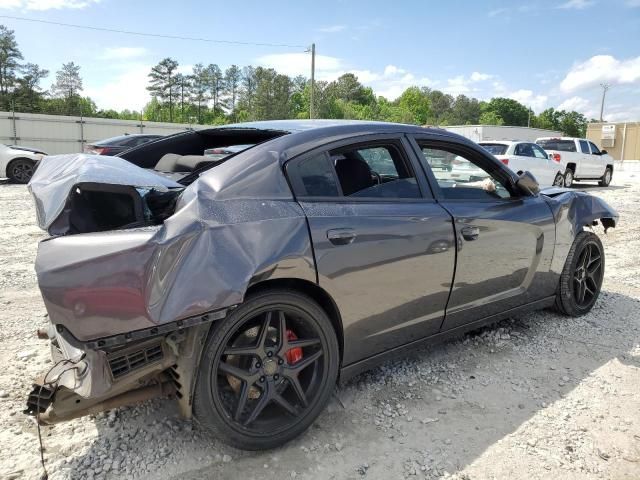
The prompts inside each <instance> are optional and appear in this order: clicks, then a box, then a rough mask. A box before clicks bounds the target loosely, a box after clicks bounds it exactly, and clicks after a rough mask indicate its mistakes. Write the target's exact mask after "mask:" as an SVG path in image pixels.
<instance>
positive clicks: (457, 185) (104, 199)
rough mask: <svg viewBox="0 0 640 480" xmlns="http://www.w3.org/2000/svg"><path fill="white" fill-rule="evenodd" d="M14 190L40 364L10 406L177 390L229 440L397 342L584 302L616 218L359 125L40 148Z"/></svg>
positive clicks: (45, 408)
mask: <svg viewBox="0 0 640 480" xmlns="http://www.w3.org/2000/svg"><path fill="white" fill-rule="evenodd" d="M234 146H242V147H236V148H230V147H234ZM210 149H216V151H218V150H220V151H223V150H224V151H225V152H228V155H227V156H225V155H222V156H216V157H215V158H213V157H210V156H206V155H204V152H205V150H210ZM220 157H221V158H220ZM134 163H135V165H134ZM452 164H454V165H457V166H458V167H459V166H460V165H464V164H466V165H468V166H469V168H468V170H470V171H474V172H475V173H474V175H473V176H471V177H470V176H465V177H459V176H457V175H458V174H457V173H456V172H457V171H459V170H460V168H456V169H452V168H450V165H452ZM136 165H138V166H136ZM142 167H144V168H142ZM29 188H30V191H31V193H32V194H33V197H34V199H35V203H36V211H37V217H38V223H39V225H40V226H41V227H42V228H43V229H45V230H46V231H47V232H48V233H49V234H50V236H49V237H48V238H47V239H46V240H43V241H42V242H41V243H40V245H39V248H38V255H37V259H36V271H37V276H38V283H39V286H40V290H41V292H42V297H43V299H44V302H45V305H46V308H47V311H48V313H49V320H50V325H49V327H48V328H46V329H41V330H40V331H39V332H38V334H39V336H40V337H41V338H46V339H49V340H50V342H51V347H52V354H53V359H54V365H53V366H52V367H51V368H50V369H49V370H48V371H47V372H46V374H44V376H43V377H41V378H39V379H38V381H37V382H35V384H34V388H33V390H32V391H31V393H30V394H29V396H28V401H27V412H28V413H30V414H32V415H36V416H37V417H38V420H39V422H41V423H45V424H50V423H55V422H60V421H64V420H68V419H71V418H75V417H78V416H81V415H86V414H90V413H96V412H99V411H102V410H106V409H110V408H115V407H117V406H121V405H126V404H131V403H134V402H138V401H142V400H145V399H149V398H152V397H156V396H173V397H174V398H176V400H177V402H178V404H179V407H180V410H181V412H182V414H183V415H184V416H185V417H187V418H190V417H192V416H193V417H195V418H196V419H197V420H198V421H199V422H200V423H201V424H202V425H203V426H204V427H205V428H206V429H208V430H209V431H210V432H211V433H212V434H213V435H216V436H219V437H220V438H221V439H223V440H224V441H226V442H228V443H230V444H232V445H234V446H237V447H240V448H244V449H264V448H271V447H275V446H278V445H280V444H282V443H283V442H286V441H288V440H290V439H292V438H294V437H295V436H296V435H298V434H300V433H301V432H303V431H304V430H305V429H306V428H308V427H309V425H310V424H311V423H312V422H313V421H314V419H315V418H316V417H317V416H318V414H319V413H320V412H321V411H322V409H323V408H324V407H325V405H326V403H327V401H328V399H329V397H330V395H331V393H332V391H333V389H334V386H335V384H336V382H337V381H344V380H345V379H348V378H349V377H351V376H353V375H355V374H357V373H358V372H361V371H363V370H365V369H368V368H371V367H372V366H373V365H375V364H377V363H378V362H380V361H382V360H384V359H386V358H388V357H389V356H392V355H398V354H401V353H402V352H405V351H406V350H407V349H409V348H412V347H415V346H419V345H425V344H430V343H433V342H437V341H441V340H443V339H445V338H449V337H451V336H453V335H459V334H461V333H463V332H465V331H467V330H470V329H476V328H478V327H480V326H482V325H485V324H489V323H492V322H496V321H498V320H500V319H503V318H505V317H508V316H512V315H517V314H520V313H522V312H525V311H529V310H533V309H541V308H547V307H554V308H555V309H556V310H558V311H559V312H561V313H563V314H566V315H582V314H585V313H587V312H588V311H589V310H591V308H592V307H593V305H594V303H595V302H596V301H597V298H598V294H599V292H600V288H601V285H602V279H603V274H604V250H603V247H602V243H601V242H600V240H599V238H598V236H597V235H596V234H595V233H593V229H594V227H595V226H596V225H598V224H600V225H602V227H604V230H605V231H606V229H608V228H610V227H615V224H616V221H617V218H618V216H617V213H616V212H615V211H614V210H613V209H612V208H611V207H609V206H608V205H607V204H606V203H605V202H604V201H602V200H600V199H599V198H597V197H593V196H591V195H588V194H586V193H583V192H578V191H573V190H568V189H559V188H553V189H549V190H543V191H540V189H539V187H538V184H537V182H536V180H535V178H534V177H533V176H532V175H531V174H529V173H528V172H525V173H523V174H522V175H520V176H517V175H516V174H515V173H513V172H512V171H510V170H509V169H507V168H506V167H505V166H504V165H502V164H501V163H500V162H499V161H498V160H496V159H495V158H494V157H493V156H492V155H490V154H489V153H488V152H486V151H485V150H484V149H482V148H481V147H479V146H478V145H476V144H475V143H473V142H471V141H469V140H467V139H465V138H463V137H460V136H458V135H455V134H452V133H449V132H446V131H444V130H441V129H434V128H421V127H416V126H410V125H399V124H390V123H375V122H352V121H322V120H319V121H273V122H255V123H244V124H236V125H228V126H224V127H219V128H209V129H203V130H197V131H187V132H183V133H179V134H176V135H173V136H170V137H165V138H162V139H160V140H156V141H153V142H151V143H148V144H145V145H142V146H140V147H138V148H135V149H133V150H129V151H128V152H125V153H123V154H121V155H120V157H104V156H103V157H99V158H98V157H95V156H92V155H84V154H78V155H64V156H54V157H47V158H45V159H43V160H42V161H41V163H40V165H39V166H38V169H37V171H36V173H35V175H34V176H33V179H32V180H31V183H30V184H29Z"/></svg>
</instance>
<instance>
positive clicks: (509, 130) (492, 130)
mask: <svg viewBox="0 0 640 480" xmlns="http://www.w3.org/2000/svg"><path fill="white" fill-rule="evenodd" d="M443 128H444V129H445V130H448V131H450V132H453V133H457V134H458V135H462V136H463V137H466V138H468V139H469V140H473V141H474V142H484V141H486V140H523V141H527V142H533V141H535V139H536V138H540V137H561V136H562V132H556V131H555V130H545V129H543V128H529V127H508V126H504V125H451V126H448V127H443Z"/></svg>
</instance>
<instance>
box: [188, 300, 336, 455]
mask: <svg viewBox="0 0 640 480" xmlns="http://www.w3.org/2000/svg"><path fill="white" fill-rule="evenodd" d="M338 366H339V350H338V341H337V339H336V334H335V331H334V329H333V325H332V323H331V321H330V320H329V317H328V316H327V314H326V313H325V311H324V310H323V309H322V308H321V307H320V306H319V305H318V304H317V303H316V302H314V301H313V300H312V299H311V298H309V297H307V296H306V295H303V294H300V293H294V292H291V291H286V290H265V291H263V292H260V293H257V294H255V295H253V296H251V297H249V298H247V299H246V300H245V302H244V303H243V304H242V305H240V306H239V307H238V308H237V309H235V310H234V311H233V313H231V315H229V316H228V317H227V318H226V319H225V320H223V321H220V322H219V323H218V324H214V326H213V328H212V331H211V333H210V335H209V338H208V340H207V342H206V344H205V346H204V351H203V356H202V362H201V364H200V369H199V372H198V380H197V384H196V388H195V392H194V399H193V408H194V415H195V417H196V419H197V420H198V421H199V422H200V423H201V424H202V425H203V426H204V427H205V428H206V429H207V430H209V432H210V433H211V434H212V435H214V436H216V437H218V438H220V439H221V440H222V441H224V442H225V443H228V444H230V445H232V446H234V447H237V448H241V449H245V450H263V449H269V448H275V447H278V446H280V445H282V444H284V443H286V442H288V441H289V440H292V439H293V438H295V437H297V436H298V435H300V434H301V433H302V432H304V431H305V430H306V429H307V428H308V427H309V426H310V425H311V424H312V423H313V421H314V420H315V419H316V418H317V416H318V415H319V414H320V413H321V412H322V410H323V409H324V408H325V405H326V404H327V402H328V400H329V397H330V396H331V394H332V392H333V389H334V387H335V384H336V380H337V376H338Z"/></svg>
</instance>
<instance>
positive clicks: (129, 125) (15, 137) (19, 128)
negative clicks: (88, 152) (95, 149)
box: [0, 112, 193, 155]
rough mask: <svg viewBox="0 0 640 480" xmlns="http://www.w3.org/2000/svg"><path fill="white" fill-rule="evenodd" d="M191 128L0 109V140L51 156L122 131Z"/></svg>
mask: <svg viewBox="0 0 640 480" xmlns="http://www.w3.org/2000/svg"><path fill="white" fill-rule="evenodd" d="M192 127H193V125H189V124H183V123H162V122H147V121H136V120H112V119H108V118H92V117H67V116H62V115H41V114H37V113H18V112H15V113H14V112H0V143H5V144H7V145H21V146H25V147H34V148H39V149H42V150H43V151H45V152H47V153H48V154H50V155H54V154H58V153H78V152H82V151H83V150H84V146H85V145H86V144H88V143H92V142H95V141H97V140H102V139H105V138H109V137H115V136H117V135H124V134H125V133H152V134H160V135H168V134H171V133H177V132H181V131H184V130H187V129H189V128H192Z"/></svg>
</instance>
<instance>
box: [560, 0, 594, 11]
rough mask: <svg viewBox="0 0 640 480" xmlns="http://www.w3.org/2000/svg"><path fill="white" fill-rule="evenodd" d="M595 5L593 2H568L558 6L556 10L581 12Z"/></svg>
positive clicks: (591, 0) (582, 0)
mask: <svg viewBox="0 0 640 480" xmlns="http://www.w3.org/2000/svg"><path fill="white" fill-rule="evenodd" d="M595 3H596V2H595V1H593V0H569V1H568V2H565V3H563V4H562V5H558V8H563V9H565V10H583V9H585V8H588V7H591V6H592V5H595Z"/></svg>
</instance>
